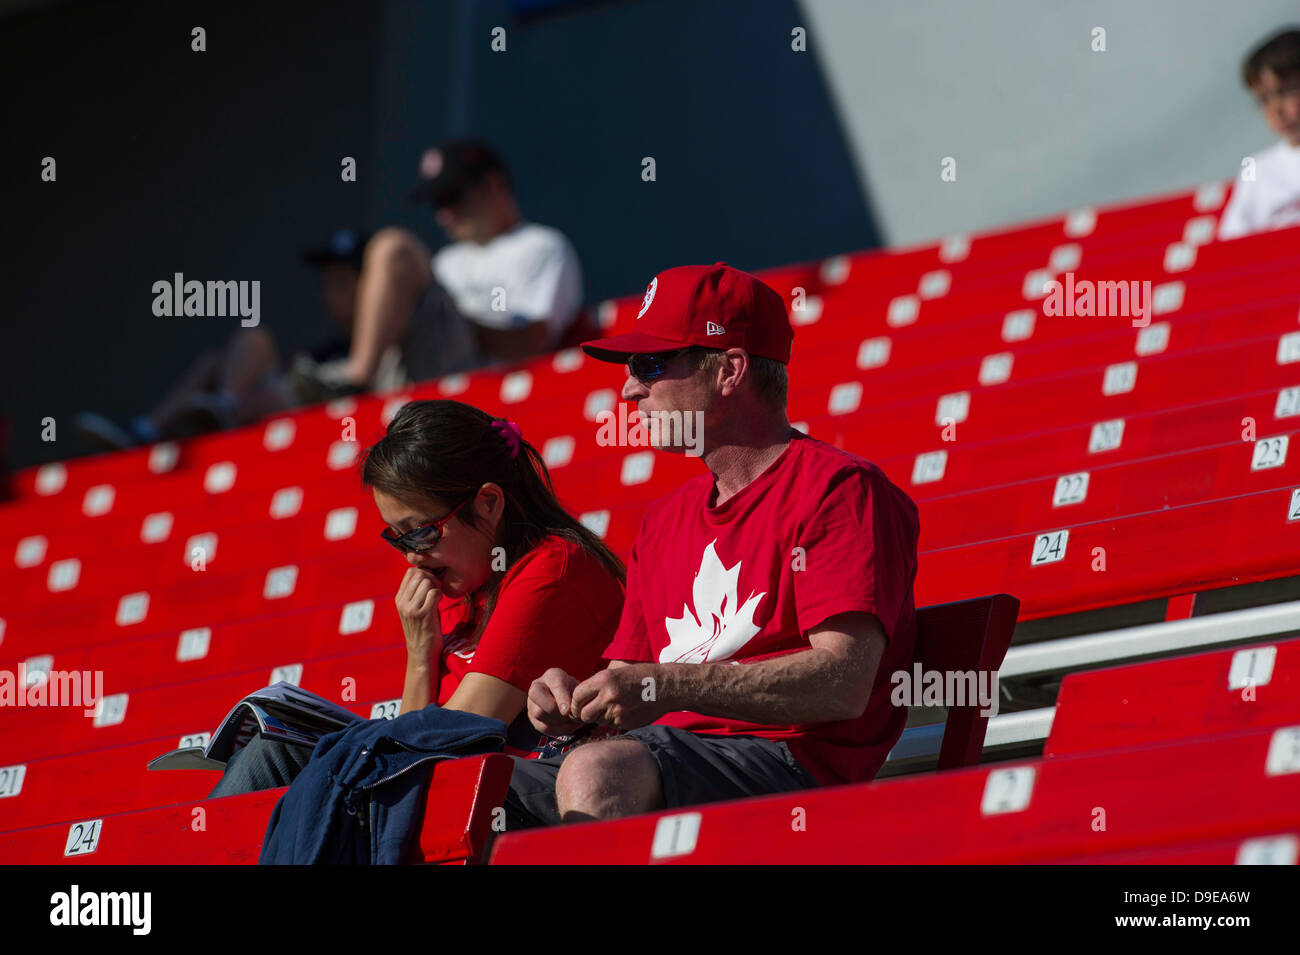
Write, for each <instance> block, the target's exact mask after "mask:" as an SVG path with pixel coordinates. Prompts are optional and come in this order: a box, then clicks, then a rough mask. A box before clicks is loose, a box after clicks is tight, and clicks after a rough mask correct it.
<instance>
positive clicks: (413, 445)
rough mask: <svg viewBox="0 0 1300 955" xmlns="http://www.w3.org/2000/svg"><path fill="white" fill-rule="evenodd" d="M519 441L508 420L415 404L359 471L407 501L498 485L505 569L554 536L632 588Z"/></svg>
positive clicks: (492, 589) (488, 597)
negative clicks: (562, 503)
mask: <svg viewBox="0 0 1300 955" xmlns="http://www.w3.org/2000/svg"><path fill="white" fill-rule="evenodd" d="M497 425H500V426H499V427H498V426H497ZM513 438H514V435H513V433H511V432H509V431H508V430H506V429H505V421H504V420H502V419H500V418H493V417H492V416H491V415H490V414H488V413H487V412H485V411H482V410H481V409H479V408H475V407H474V406H473V405H467V404H464V403H463V402H460V401H446V400H438V401H412V402H409V403H408V404H405V405H403V406H402V407H401V409H400V410H399V411H398V412H397V414H396V415H394V416H393V419H392V421H390V422H389V424H388V431H387V433H386V434H385V435H384V436H383V437H382V438H380V439H379V440H378V441H377V442H375V444H374V445H372V446H371V447H370V448H368V449H367V450H366V452H365V453H364V454H363V455H362V457H361V460H360V462H359V464H358V470H359V471H360V472H361V482H362V484H364V485H365V486H366V487H369V488H375V489H377V490H379V491H382V492H383V493H384V494H388V495H391V496H392V497H395V498H399V499H402V500H420V499H423V498H430V497H433V498H438V499H439V500H441V501H443V502H445V503H447V504H449V505H451V506H453V507H454V506H455V505H457V504H460V503H461V502H462V501H468V500H469V499H471V498H472V497H474V495H475V494H477V493H478V490H479V488H481V487H482V486H483V485H484V484H487V483H488V482H491V483H493V484H497V485H499V486H500V488H501V490H502V492H503V493H504V495H505V510H504V512H503V514H502V520H501V528H500V531H499V536H498V538H497V541H496V544H497V545H499V546H500V547H502V548H503V549H504V551H505V558H506V559H505V568H506V570H509V569H510V568H511V567H513V566H514V565H515V563H516V562H517V561H518V560H519V559H520V558H521V557H523V556H524V555H525V554H527V553H528V552H529V551H530V550H532V549H533V548H534V547H536V546H537V545H538V544H540V543H541V542H542V540H543V539H544V538H546V537H548V536H551V535H554V536H556V537H562V538H564V539H565V540H569V541H572V542H573V543H575V544H578V545H579V546H581V547H582V548H584V549H585V550H586V551H588V552H589V553H590V554H591V555H592V556H593V557H595V558H596V559H597V560H599V561H600V562H601V563H602V564H603V565H604V566H605V568H606V569H607V570H608V571H609V572H610V573H611V574H613V575H614V576H615V577H616V578H618V580H619V582H620V583H626V582H627V573H626V570H625V569H624V567H623V562H622V561H621V560H619V558H618V556H617V555H616V554H615V553H614V552H613V551H612V550H610V549H609V548H608V547H607V546H605V543H604V542H603V541H602V540H601V539H600V538H599V537H597V536H596V535H595V534H594V533H592V532H591V531H590V530H589V529H588V528H586V527H585V526H583V524H582V523H581V522H580V521H578V520H577V519H576V518H574V517H573V515H571V514H570V513H569V512H568V511H566V510H565V509H564V508H563V507H561V506H560V502H559V501H558V500H557V499H556V497H555V488H554V487H553V486H552V485H551V475H550V473H549V472H548V471H547V470H546V463H545V462H544V461H543V460H542V456H541V455H540V454H538V453H537V449H536V448H534V447H533V446H532V445H531V444H529V443H528V442H527V441H524V440H522V439H520V440H519V442H518V444H517V449H518V450H517V453H512V447H516V446H515V445H513V443H512V442H513ZM452 520H455V521H459V522H461V523H463V524H469V525H476V521H477V517H476V515H474V513H473V512H472V510H470V509H468V508H467V509H465V510H462V511H460V512H459V513H458V514H457V515H456V516H455V517H454V518H452ZM502 576H503V573H500V572H498V573H494V574H493V575H492V578H491V579H490V581H489V582H488V584H487V587H486V593H485V602H484V610H485V612H484V613H483V615H482V618H481V619H479V620H477V621H476V622H475V624H474V627H473V639H474V640H475V641H477V638H478V636H479V635H481V634H482V632H483V627H484V625H485V624H486V623H487V619H488V617H489V616H491V614H492V608H493V607H494V606H495V605H496V596H497V588H498V587H499V586H500V582H501V578H502Z"/></svg>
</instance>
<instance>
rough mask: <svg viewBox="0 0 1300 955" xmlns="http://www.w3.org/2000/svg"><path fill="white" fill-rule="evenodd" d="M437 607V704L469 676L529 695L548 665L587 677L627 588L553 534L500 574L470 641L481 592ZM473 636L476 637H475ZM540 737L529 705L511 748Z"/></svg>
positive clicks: (525, 749) (524, 748) (523, 747)
mask: <svg viewBox="0 0 1300 955" xmlns="http://www.w3.org/2000/svg"><path fill="white" fill-rule="evenodd" d="M472 599H474V600H475V605H474V606H471V603H470V600H471V598H470V597H461V598H459V599H456V600H452V599H450V598H447V597H444V598H443V599H442V601H441V602H440V603H439V604H438V615H439V619H440V620H441V623H442V632H443V646H442V654H443V655H442V670H441V674H440V679H439V683H438V699H437V702H438V704H439V705H442V704H445V703H446V702H447V700H449V699H451V695H452V694H453V693H455V692H456V688H457V687H458V686H460V682H461V680H463V679H464V678H465V675H466V674H468V673H485V674H487V675H488V676H494V677H496V678H497V679H500V680H505V681H506V682H507V683H510V684H512V685H514V686H516V687H518V688H519V689H521V690H523V691H524V692H525V693H527V692H528V688H529V687H530V686H532V683H533V681H534V680H536V679H537V678H538V677H540V676H541V675H542V674H543V673H545V672H546V671H547V670H548V669H550V668H551V667H559V668H561V669H562V670H564V671H566V672H567V673H571V674H573V675H574V676H576V677H577V678H578V679H580V680H582V679H586V678H587V677H588V676H590V675H591V674H592V673H595V672H596V671H597V670H599V669H601V668H602V667H603V666H604V661H603V660H602V659H601V656H600V651H601V648H603V647H604V646H605V645H606V644H607V643H608V642H609V636H610V634H611V633H613V632H614V627H615V625H616V624H617V622H618V615H619V610H620V609H621V607H622V604H623V585H622V584H621V583H619V581H618V578H617V577H615V576H614V575H613V574H612V573H610V571H609V570H608V568H606V567H605V565H604V564H602V563H601V562H600V561H599V560H598V559H597V558H596V557H595V556H594V555H593V554H591V553H590V552H589V551H588V550H586V549H585V548H584V547H582V546H581V545H579V544H577V543H574V542H573V541H570V540H567V539H565V538H563V537H558V536H555V535H551V536H549V537H547V538H545V539H544V540H543V541H542V542H541V543H539V544H538V545H537V546H536V547H534V548H533V549H532V550H531V551H529V552H528V553H527V554H525V555H524V556H523V557H521V558H520V559H519V561H518V562H517V563H516V564H515V565H514V566H513V567H511V568H510V570H509V571H507V572H506V574H505V576H504V577H502V579H501V585H500V587H499V589H498V591H497V601H496V606H495V607H494V608H493V610H492V616H491V617H489V618H488V622H487V626H485V627H484V628H483V633H482V634H481V635H480V636H479V638H478V640H477V641H473V629H474V614H475V613H482V608H483V603H482V597H477V596H476V597H474V598H472ZM471 641H472V642H471ZM541 739H542V737H541V735H540V734H539V733H538V732H537V731H536V730H535V729H533V727H532V724H531V723H530V722H529V721H528V711H527V709H526V708H525V709H524V711H523V712H521V713H520V714H519V717H518V718H517V719H516V720H515V721H514V722H513V723H512V724H511V725H510V727H509V733H508V738H507V740H506V751H507V752H509V753H513V754H515V755H524V754H526V753H529V752H530V751H532V750H533V748H534V746H536V745H537V744H538V742H539V741H540V740H541Z"/></svg>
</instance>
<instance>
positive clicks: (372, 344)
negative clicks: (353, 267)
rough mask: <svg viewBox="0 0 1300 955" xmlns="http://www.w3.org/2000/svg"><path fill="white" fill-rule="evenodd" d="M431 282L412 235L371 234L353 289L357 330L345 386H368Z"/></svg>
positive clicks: (395, 231) (424, 254) (427, 259)
mask: <svg viewBox="0 0 1300 955" xmlns="http://www.w3.org/2000/svg"><path fill="white" fill-rule="evenodd" d="M432 280H433V269H432V266H431V255H430V253H429V250H428V249H427V248H426V247H425V245H424V243H423V242H421V241H420V240H419V239H418V238H416V237H415V235H413V234H412V233H410V232H408V231H406V230H405V229H399V228H395V227H390V228H387V229H381V230H379V231H378V232H376V233H375V235H374V238H372V239H371V240H370V242H369V243H367V245H366V252H365V258H364V260H363V262H362V267H361V279H360V282H359V284H358V287H357V315H356V324H355V325H354V326H353V330H352V351H351V354H349V356H348V364H347V377H348V379H349V380H350V381H352V382H353V383H354V384H357V385H361V386H363V387H366V386H369V385H370V380H371V379H372V378H373V377H374V374H375V371H376V369H378V368H379V360H380V359H381V358H382V357H383V355H384V352H386V351H387V350H388V349H389V348H391V347H392V346H393V345H395V344H396V343H397V342H398V341H400V340H401V337H402V335H403V334H404V333H405V332H406V324H407V322H409V321H410V320H411V315H412V313H413V312H414V311H415V308H416V306H417V305H419V304H420V297H421V296H422V295H423V294H424V290H425V289H426V288H427V287H428V284H429V282H431V281H432Z"/></svg>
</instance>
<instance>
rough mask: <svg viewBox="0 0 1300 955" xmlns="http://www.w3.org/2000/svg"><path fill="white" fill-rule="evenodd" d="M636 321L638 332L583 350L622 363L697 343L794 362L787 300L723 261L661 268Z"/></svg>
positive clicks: (600, 341)
mask: <svg viewBox="0 0 1300 955" xmlns="http://www.w3.org/2000/svg"><path fill="white" fill-rule="evenodd" d="M636 319H637V324H636V331H634V332H628V333H627V334H624V335H615V336H613V337H612V338H598V339H596V340H595V341H590V342H583V343H582V350H583V351H585V352H586V353H587V354H588V355H590V356H591V357H592V358H595V359H597V360H599V361H610V362H615V363H618V364H622V363H623V362H625V361H627V359H628V356H629V355H636V354H639V353H642V352H659V351H672V350H673V349H675V348H686V347H688V346H691V345H699V346H702V347H704V348H743V349H745V351H747V352H749V353H750V354H751V355H758V356H760V357H762V358H772V359H775V360H776V361H779V362H781V364H783V365H786V364H789V363H790V345H791V343H792V342H793V341H794V329H793V328H791V327H790V316H789V315H788V314H787V313H786V310H785V301H784V300H783V299H782V298H781V296H780V295H779V294H778V293H777V292H776V290H775V289H773V288H772V287H771V286H770V285H765V284H763V283H762V282H760V281H759V280H758V279H756V278H754V276H752V275H750V274H749V273H748V272H742V271H740V269H733V268H732V267H731V266H729V265H727V263H725V262H718V263H717V264H715V265H682V266H678V267H677V268H675V269H668V270H667V271H664V272H660V273H659V274H658V275H656V276H655V277H654V278H653V279H652V280H651V281H650V284H649V285H648V286H646V290H645V298H644V299H642V301H641V311H640V312H638V313H637V317H636Z"/></svg>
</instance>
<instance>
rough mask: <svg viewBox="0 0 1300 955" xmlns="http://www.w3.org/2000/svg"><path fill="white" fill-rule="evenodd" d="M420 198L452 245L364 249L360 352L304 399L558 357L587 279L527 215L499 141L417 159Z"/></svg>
mask: <svg viewBox="0 0 1300 955" xmlns="http://www.w3.org/2000/svg"><path fill="white" fill-rule="evenodd" d="M420 179H421V182H420V185H419V186H418V187H417V188H416V189H415V191H414V192H413V193H412V197H411V198H412V199H413V200H415V201H421V202H428V203H430V204H431V205H432V206H433V209H434V218H435V221H437V223H438V225H439V226H440V227H441V228H442V230H443V231H444V232H445V233H446V234H447V236H448V238H450V239H451V240H452V241H451V244H450V245H447V246H445V247H444V248H442V249H440V250H439V251H438V253H437V254H436V255H433V254H430V252H429V250H428V248H427V247H426V246H425V245H424V243H423V242H421V241H420V239H419V238H417V237H416V236H415V235H414V234H413V233H411V232H410V231H408V230H406V229H402V228H397V227H391V228H387V229H381V230H380V231H379V232H377V233H376V234H375V236H374V238H373V239H371V240H370V243H369V245H368V246H367V247H366V253H365V264H364V267H363V269H362V274H361V283H360V287H359V289H358V293H357V318H356V325H355V328H354V330H353V342H352V352H351V355H350V356H349V359H348V361H347V363H346V365H345V367H344V369H343V372H342V374H338V375H333V376H325V375H321V374H317V373H314V371H313V370H312V369H304V370H303V371H302V372H301V373H300V375H299V376H298V381H297V385H298V388H299V391H300V393H301V394H302V395H303V397H304V398H305V399H308V400H313V399H314V400H324V399H326V398H332V397H337V396H339V395H342V394H349V393H352V392H356V391H361V390H365V389H367V388H379V389H385V388H392V387H399V386H401V385H403V384H405V383H407V382H408V381H419V380H423V379H427V378H434V377H438V376H440V375H444V374H450V373H452V372H457V371H464V370H467V369H469V368H473V367H477V366H479V365H482V364H486V363H490V362H494V361H515V360H518V359H522V358H528V357H531V356H533V355H537V354H541V353H543V352H546V351H551V350H554V349H555V348H556V347H557V346H558V344H559V342H560V340H561V339H562V338H563V337H564V335H565V333H566V332H567V331H569V327H570V325H572V323H573V321H574V319H575V318H576V317H577V316H578V314H579V312H580V310H581V308H582V298H583V292H582V272H581V268H580V266H579V264H578V257H577V255H576V254H575V253H574V251H573V246H572V245H571V244H570V243H569V241H568V239H566V238H565V237H564V236H563V235H562V234H561V233H560V232H558V231H557V230H555V229H552V228H549V227H547V226H543V225H537V224H536V223H532V222H528V221H526V220H525V219H524V217H523V215H522V213H521V212H520V209H519V204H518V201H517V199H516V197H515V193H514V187H513V185H512V183H511V180H510V174H509V171H508V170H507V169H506V166H505V163H504V162H503V161H502V159H501V157H500V156H499V155H498V154H497V152H496V150H494V149H493V148H492V147H491V146H490V145H488V144H487V143H484V142H480V141H472V140H465V141H457V142H451V143H446V144H444V145H443V146H440V147H437V148H434V149H430V150H427V151H426V152H425V153H424V155H423V156H422V157H421V159H420Z"/></svg>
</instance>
